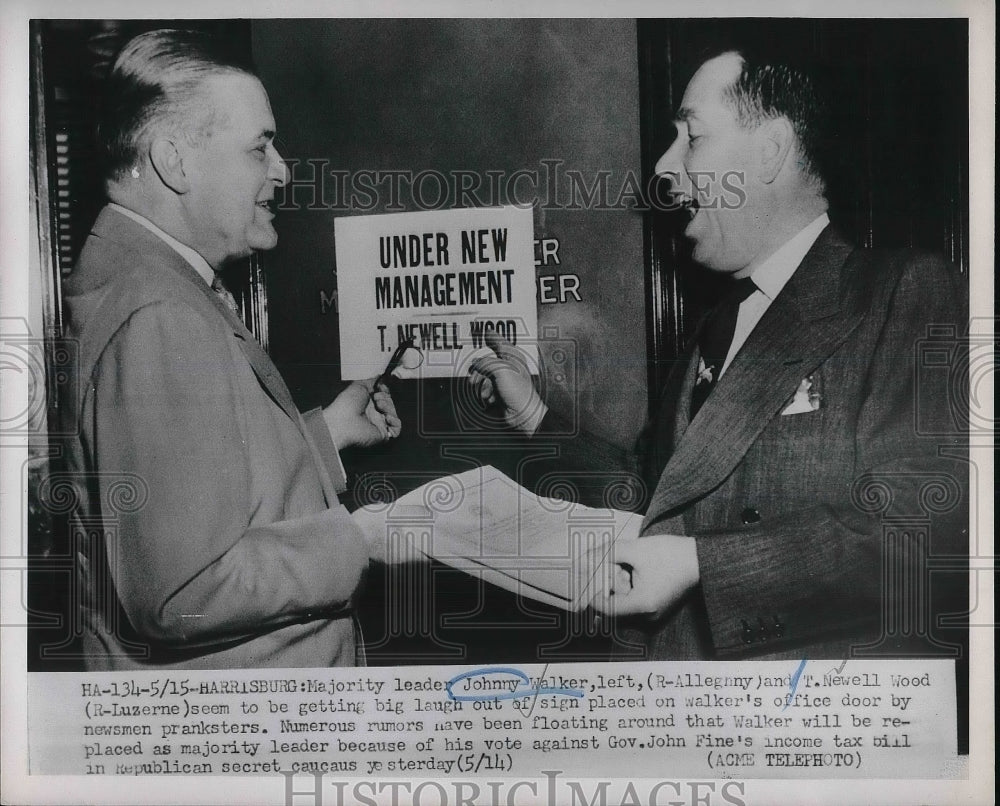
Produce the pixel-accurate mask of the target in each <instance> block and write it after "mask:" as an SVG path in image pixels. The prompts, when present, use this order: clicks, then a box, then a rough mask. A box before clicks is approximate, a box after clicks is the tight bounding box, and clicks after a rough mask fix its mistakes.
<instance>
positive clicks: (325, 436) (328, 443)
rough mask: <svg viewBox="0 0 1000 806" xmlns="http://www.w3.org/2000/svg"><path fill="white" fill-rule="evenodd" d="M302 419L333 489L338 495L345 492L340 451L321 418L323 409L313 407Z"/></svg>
mask: <svg viewBox="0 0 1000 806" xmlns="http://www.w3.org/2000/svg"><path fill="white" fill-rule="evenodd" d="M302 419H303V421H304V422H305V424H306V429H307V431H308V432H309V436H310V437H312V440H313V443H314V444H315V445H316V450H317V452H318V453H319V457H320V459H321V460H322V462H323V464H324V465H325V466H326V471H327V473H329V474H330V481H331V482H333V488H334V490H336V491H337V494H338V495H339V494H340V493H342V492H345V491H346V490H347V471H346V470H344V463H343V462H342V461H341V460H340V451H338V450H337V445H336V443H335V442H334V441H333V434H331V433H330V429H329V428H328V427H327V425H326V420H325V419H324V418H323V409H321V408H315V409H312V410H311V411H307V412H306V413H305V414H303V415H302Z"/></svg>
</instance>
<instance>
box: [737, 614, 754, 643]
mask: <svg viewBox="0 0 1000 806" xmlns="http://www.w3.org/2000/svg"><path fill="white" fill-rule="evenodd" d="M740 624H741V625H742V630H741V631H740V632H741V633H742V638H743V643H744V644H752V643H753V628H752V627H751V626H750V625H749V624H747V622H746V619H741V620H740Z"/></svg>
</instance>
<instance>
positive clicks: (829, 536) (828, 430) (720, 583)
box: [474, 51, 968, 659]
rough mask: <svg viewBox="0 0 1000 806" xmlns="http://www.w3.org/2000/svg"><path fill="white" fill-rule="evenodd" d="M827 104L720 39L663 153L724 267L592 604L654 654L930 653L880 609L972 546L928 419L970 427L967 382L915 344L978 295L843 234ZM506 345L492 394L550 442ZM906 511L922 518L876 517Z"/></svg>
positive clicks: (703, 244)
mask: <svg viewBox="0 0 1000 806" xmlns="http://www.w3.org/2000/svg"><path fill="white" fill-rule="evenodd" d="M819 112H820V108H819V100H818V99H817V95H816V88H815V87H814V86H813V84H812V82H811V79H810V77H809V76H808V75H807V74H806V73H804V72H802V71H800V70H798V69H796V68H794V67H791V66H789V65H787V64H783V63H780V62H777V61H756V60H754V59H753V58H752V57H750V56H748V55H746V54H745V53H743V52H737V51H727V52H723V53H720V54H719V55H716V56H715V57H713V58H711V59H708V60H707V61H705V62H704V63H703V64H702V65H701V67H700V69H699V70H698V71H697V72H696V73H695V75H694V76H693V78H692V79H691V81H690V83H689V84H688V86H687V89H686V91H685V93H684V97H683V100H682V102H681V105H680V108H679V109H678V112H677V118H676V128H677V137H676V140H675V141H674V143H673V144H672V145H671V147H670V148H669V150H668V151H667V152H666V153H665V154H664V155H663V156H662V157H661V159H660V160H659V162H658V164H657V166H656V170H657V173H659V174H662V175H665V176H668V177H669V178H670V181H671V187H672V194H673V201H674V202H675V203H677V204H678V205H680V206H682V207H685V208H688V210H689V216H690V218H689V221H688V224H687V227H686V230H685V235H686V236H687V237H688V238H689V239H690V240H691V241H692V242H693V246H694V250H693V256H694V259H695V260H696V261H697V262H698V263H700V264H701V265H702V266H704V267H705V268H706V269H708V270H710V271H714V272H718V273H721V274H726V275H729V276H730V278H731V279H732V282H731V283H730V289H729V290H728V291H727V292H726V294H725V298H724V299H723V301H722V302H721V303H720V304H719V306H718V307H717V308H716V309H715V310H714V311H713V312H711V313H710V314H709V316H707V317H706V319H705V320H704V321H703V322H702V323H701V324H700V325H699V328H698V331H697V333H696V336H695V339H694V342H693V343H692V344H691V346H690V348H689V350H688V351H687V352H686V353H685V354H684V356H682V358H681V360H680V361H679V362H678V369H677V371H675V372H674V373H673V375H672V376H671V377H670V379H669V380H668V382H667V384H666V386H665V388H664V389H663V390H660V391H659V397H658V405H659V411H658V414H657V417H656V419H655V420H654V422H653V423H652V424H651V425H650V427H649V428H648V429H647V431H646V432H645V434H644V436H643V438H642V441H641V443H642V444H641V445H640V449H641V452H642V453H643V454H644V455H645V459H646V461H645V464H644V472H645V475H644V481H645V483H646V484H647V485H648V488H649V489H650V490H651V491H652V494H651V495H650V496H649V500H648V507H647V509H646V512H645V519H644V521H643V525H642V531H641V537H640V539H639V540H635V541H631V542H620V543H619V544H617V545H616V546H615V549H614V557H613V559H614V564H613V565H611V566H609V567H610V568H611V569H613V570H615V571H616V574H614V575H613V576H612V577H610V579H611V581H610V582H609V585H608V587H607V588H605V589H604V591H605V592H603V593H601V594H600V595H599V596H597V597H596V598H595V599H594V601H593V602H592V604H593V606H594V607H595V608H596V609H597V610H598V611H603V612H607V613H611V614H614V615H617V616H619V617H622V618H623V619H624V618H625V617H632V618H633V622H632V623H633V624H634V625H635V627H637V632H631V633H630V636H631V637H632V638H638V639H639V641H640V642H641V644H642V645H643V646H644V647H645V652H646V655H645V656H646V657H649V658H653V659H668V658H670V659H674V658H676V659H699V658H713V657H727V656H728V657H736V656H750V655H752V656H757V657H765V658H782V657H794V658H801V657H805V656H808V657H813V658H816V657H843V656H845V655H846V654H847V653H850V652H851V649H852V647H855V648H857V647H860V646H862V645H866V644H868V645H871V647H872V648H873V649H876V650H877V648H878V647H881V648H882V650H883V651H889V652H901V653H906V652H908V651H915V652H919V651H920V648H919V647H917V646H913V645H910V646H909V647H907V646H904V645H903V644H902V643H901V642H898V641H895V642H894V639H893V636H892V635H890V634H891V633H892V632H893V631H892V630H891V629H886V627H887V626H890V627H891V625H887V618H889V619H890V620H891V618H896V617H898V616H899V615H900V614H901V613H903V614H904V616H905V618H907V619H910V618H912V619H913V620H914V622H917V621H921V622H922V621H923V620H925V619H926V617H927V615H928V610H927V608H928V607H929V605H928V601H927V597H928V595H929V591H928V575H927V574H926V572H925V571H924V570H923V569H924V566H923V564H924V563H926V558H927V555H928V553H931V552H934V553H950V554H958V555H962V554H965V553H966V551H967V540H968V533H967V528H966V524H965V523H963V520H964V517H963V516H964V514H965V513H966V512H967V507H968V504H967V500H966V499H965V498H964V494H965V493H964V490H965V488H966V483H965V481H966V477H967V472H968V471H967V469H965V465H964V461H963V459H962V457H963V450H964V449H963V446H962V444H961V443H960V442H959V441H958V440H956V439H952V438H948V437H945V438H942V437H940V436H934V435H935V434H942V433H944V434H948V433H956V432H957V429H956V428H955V426H954V424H953V423H952V422H951V418H952V416H953V412H952V409H951V405H950V404H951V402H952V400H953V399H954V395H953V391H954V390H951V389H949V388H948V373H947V372H944V373H941V372H939V373H937V374H934V373H926V372H922V371H921V368H920V366H919V365H918V361H917V353H916V347H917V345H918V342H919V341H920V340H921V339H923V338H926V337H927V336H928V332H929V331H928V328H929V327H931V326H933V325H944V326H951V327H954V328H957V331H955V332H957V333H959V334H961V333H963V332H964V326H965V325H966V324H967V321H968V319H967V313H966V306H967V300H966V295H967V292H966V291H965V290H964V284H963V281H962V278H961V277H959V276H958V275H957V273H956V272H954V271H953V269H952V267H950V266H949V265H947V264H945V263H944V262H943V261H941V260H938V259H935V258H932V257H927V256H921V255H917V254H915V253H909V252H889V251H884V252H881V251H875V250H859V249H855V248H853V247H852V246H850V245H849V244H847V243H846V242H845V241H844V240H843V239H842V238H841V237H840V236H839V235H838V234H837V232H836V230H835V229H834V228H833V226H832V225H830V223H829V219H828V217H827V200H826V196H825V185H824V178H823V175H822V171H821V168H820V164H819V161H818V160H817V142H818V135H819V132H818V131H817V126H818V125H819V123H818V121H819V117H820V116H819ZM493 346H494V349H495V351H496V352H497V358H496V359H492V360H484V361H481V362H479V363H478V364H477V365H476V366H475V368H474V376H475V379H476V380H480V381H483V380H484V379H485V381H488V382H483V383H482V387H481V393H482V394H483V395H484V396H487V397H490V396H492V395H497V396H498V397H499V399H500V401H501V404H502V406H503V409H504V411H505V414H506V416H507V418H508V420H509V421H511V422H512V424H514V423H516V424H517V425H518V426H519V427H520V428H521V430H522V431H524V432H527V433H532V432H534V433H535V437H534V439H536V440H539V439H546V436H545V435H546V433H547V431H551V430H552V429H549V428H547V422H548V421H549V420H550V419H551V418H552V417H553V414H551V413H548V412H547V410H546V408H545V405H544V404H543V402H542V401H541V400H540V399H538V396H537V394H536V393H535V391H534V389H533V388H532V386H531V383H530V379H529V377H528V376H527V375H526V374H524V373H523V372H521V371H520V370H519V368H518V364H517V361H516V360H515V358H514V354H513V352H512V348H510V346H509V345H506V344H502V343H499V342H497V341H496V340H494V345H493ZM918 408H920V417H919V418H918V416H917V412H918ZM918 420H919V422H918ZM577 452H579V449H577ZM934 495H940V500H939V501H937V502H936V503H933V502H930V503H929V502H928V497H929V496H931V497H933V496H934ZM907 516H909V517H911V519H912V518H913V517H914V516H919V517H917V520H916V521H913V522H914V523H916V522H918V521H919V522H920V523H925V524H927V523H929V524H930V526H929V527H927V529H926V530H924V527H921V528H914V529H913V530H912V531H907V529H908V528H909V527H907V528H904V529H902V531H898V530H897V532H896V533H892V532H891V530H886V529H884V528H883V526H884V524H885V523H887V520H886V519H887V518H890V519H891V518H903V519H904V520H905V518H906V517H907ZM924 516H926V517H924ZM921 518H924V519H923V520H921ZM927 541H929V543H928V542H927ZM897 574H898V575H901V576H900V577H899V578H902V579H905V580H906V583H905V584H904V585H903V586H902V588H903V589H904V590H902V591H901V590H900V589H899V588H898V587H895V588H894V585H895V583H894V581H893V580H894V579H896V577H894V575H897ZM931 583H932V585H934V586H936V585H937V581H936V580H931ZM934 592H935V591H934V590H931V591H930V593H934ZM963 606H964V601H958V603H957V605H956V607H957V608H961V607H963ZM904 611H905V613H904ZM897 637H898V636H897ZM908 637H910V638H912V637H914V636H913V635H912V634H911V635H910V636H908ZM916 638H917V643H920V642H921V641H926V640H927V639H926V636H916ZM890 645H891V646H890Z"/></svg>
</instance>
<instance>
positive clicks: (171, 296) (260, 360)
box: [63, 31, 400, 669]
mask: <svg viewBox="0 0 1000 806" xmlns="http://www.w3.org/2000/svg"><path fill="white" fill-rule="evenodd" d="M274 133H275V123H274V119H273V117H272V114H271V109H270V105H269V103H268V98H267V94H266V92H265V91H264V88H263V86H262V85H261V83H260V81H259V80H258V79H257V77H256V76H255V75H254V74H253V72H252V68H251V67H250V66H249V65H248V64H245V63H244V62H242V61H241V60H240V59H239V58H236V57H234V56H232V55H229V54H227V53H226V52H225V51H224V50H223V49H222V48H221V47H220V46H219V44H218V43H216V42H214V41H212V40H211V39H210V38H208V37H205V36H202V35H199V34H195V33H191V32H183V31H154V32H150V33H147V34H143V35H141V36H139V37H136V38H135V39H133V40H132V41H131V42H129V43H128V44H127V45H126V46H125V48H124V49H123V51H122V52H121V54H120V55H119V57H118V58H117V60H116V62H115V64H114V66H113V68H112V71H111V75H110V77H109V79H108V89H107V106H106V110H105V114H104V118H103V121H102V125H101V131H100V143H101V146H102V148H103V150H104V152H105V153H104V156H105V158H106V160H107V192H108V197H109V199H110V201H111V203H110V204H109V205H108V207H106V208H105V209H104V210H103V211H102V212H101V214H100V216H99V217H98V219H97V221H96V223H95V224H94V227H93V230H92V232H91V234H90V237H89V239H88V240H87V242H86V245H85V246H84V249H83V252H82V254H81V256H80V260H79V262H78V265H77V267H76V269H75V270H74V272H73V274H72V275H71V276H70V277H69V278H68V280H67V282H66V283H65V286H64V301H65V306H66V314H67V337H68V338H70V339H75V340H77V341H78V343H79V350H80V373H81V374H80V378H79V383H80V389H81V393H80V395H79V404H78V405H77V406H76V407H75V408H73V407H69V406H64V407H63V408H64V409H65V416H66V418H67V423H66V427H65V428H64V431H66V432H70V433H73V434H74V436H73V437H72V438H70V439H69V440H68V441H67V445H66V462H67V465H68V470H69V472H70V474H71V478H72V479H73V482H74V484H75V485H76V491H77V507H76V510H75V512H74V513H73V523H74V525H75V530H74V531H75V533H74V538H75V541H76V550H77V555H78V567H79V573H80V581H81V588H82V591H83V597H84V601H83V619H84V624H85V634H84V640H83V651H84V656H85V662H86V664H87V666H88V667H89V668H94V669H126V668H173V667H188V668H224V667H252V666H272V667H297V666H329V665H353V664H354V663H355V662H356V655H355V648H356V647H355V623H354V618H353V614H352V597H353V595H354V593H355V590H356V589H357V587H358V584H359V581H360V579H361V577H362V574H363V572H364V570H365V569H366V567H367V565H368V561H369V556H370V554H372V553H375V554H378V551H377V550H375V549H374V548H373V546H372V545H370V544H369V541H368V540H367V538H366V536H365V535H363V534H362V532H361V530H360V529H359V528H358V526H356V525H355V523H354V521H353V520H352V518H351V516H350V514H349V513H348V512H347V510H346V509H345V508H344V507H343V506H342V505H341V504H340V503H339V502H338V498H337V496H338V493H339V492H341V491H342V490H343V489H344V486H345V485H344V472H343V468H342V466H341V464H340V459H339V456H338V452H337V449H338V448H343V447H346V446H351V445H368V444H374V443H376V442H380V441H384V440H386V439H389V438H391V437H393V436H395V435H397V434H398V433H399V428H400V423H399V420H398V418H397V417H396V415H395V411H394V408H393V405H392V401H391V399H390V398H389V397H388V395H387V393H385V392H384V391H375V392H374V393H373V391H372V389H371V385H370V384H369V385H367V386H366V385H363V384H359V383H355V384H353V385H351V386H349V387H348V388H347V389H346V390H345V391H344V392H343V393H342V394H341V395H340V396H339V397H338V398H337V399H336V400H335V401H334V402H333V403H332V404H331V405H330V406H329V407H328V408H327V409H326V410H324V411H321V410H316V411H313V412H310V413H309V414H306V415H304V416H303V415H300V414H299V412H298V411H297V410H296V408H295V406H294V404H293V402H292V398H291V395H290V394H289V391H288V389H287V388H286V386H285V384H284V383H283V381H282V379H281V377H280V376H279V374H278V372H277V370H276V368H275V367H274V365H273V364H272V363H271V361H270V359H269V358H268V356H267V355H266V354H265V353H264V351H263V350H262V349H261V347H260V346H259V345H258V344H257V342H256V341H255V339H254V337H253V335H252V334H251V333H250V332H249V331H248V330H247V329H246V327H244V325H243V323H242V321H241V320H240V319H239V317H237V316H236V315H235V313H234V311H233V310H232V309H231V307H230V302H231V297H230V298H228V299H227V298H226V294H225V290H224V288H222V287H221V286H220V285H219V282H218V280H217V273H218V272H219V271H220V270H221V269H222V268H223V266H224V265H225V264H226V263H228V262H229V261H231V260H233V259H236V258H243V257H247V256H248V255H250V254H251V253H252V252H255V251H258V250H265V249H271V248H272V247H274V245H275V244H276V242H277V234H276V233H275V230H274V228H273V226H272V219H273V217H274V213H273V210H272V207H273V198H274V192H275V188H277V187H279V186H281V185H283V184H284V183H285V181H286V168H285V165H284V163H283V161H282V159H281V156H280V155H279V154H278V152H277V151H276V150H275V146H274V142H273V138H274Z"/></svg>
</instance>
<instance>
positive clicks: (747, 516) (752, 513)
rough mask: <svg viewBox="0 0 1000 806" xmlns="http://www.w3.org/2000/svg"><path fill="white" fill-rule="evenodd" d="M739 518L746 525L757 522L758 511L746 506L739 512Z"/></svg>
mask: <svg viewBox="0 0 1000 806" xmlns="http://www.w3.org/2000/svg"><path fill="white" fill-rule="evenodd" d="M740 518H741V519H742V520H743V523H745V524H747V525H749V524H751V523H759V522H760V513H759V512H758V511H757V510H756V509H754V508H753V507H747V508H746V509H744V510H743V511H742V512H741V513H740Z"/></svg>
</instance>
